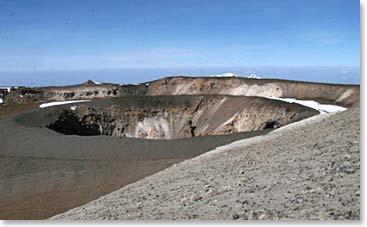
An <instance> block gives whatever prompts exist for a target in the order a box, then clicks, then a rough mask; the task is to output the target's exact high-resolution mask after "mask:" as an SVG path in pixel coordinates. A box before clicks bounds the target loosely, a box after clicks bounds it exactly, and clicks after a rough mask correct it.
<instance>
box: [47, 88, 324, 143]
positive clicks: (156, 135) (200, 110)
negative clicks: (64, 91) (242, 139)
mask: <svg viewBox="0 0 367 227" xmlns="http://www.w3.org/2000/svg"><path fill="white" fill-rule="evenodd" d="M134 99H135V101H134V102H132V101H131V100H130V101H129V98H118V99H115V101H114V103H111V105H104V106H98V105H95V103H83V104H79V105H77V106H71V108H66V109H65V108H63V109H61V110H60V109H59V108H58V109H56V110H55V111H56V112H54V113H53V116H57V119H56V120H55V121H53V122H51V123H50V124H48V126H47V127H48V128H50V129H52V130H55V131H57V132H60V133H63V134H67V135H83V136H88V135H109V136H120V137H134V138H146V139H176V138H186V137H196V136H207V135H224V134H231V133H238V132H247V131H254V130H262V129H267V128H276V127H280V126H283V125H286V124H289V123H291V122H294V121H298V120H301V119H303V118H307V117H310V116H313V115H316V114H318V111H315V110H313V109H309V108H306V107H304V106H301V105H298V104H291V103H285V102H280V101H277V100H268V99H265V98H261V97H234V96H224V95H221V96H215V95H208V96H152V97H139V98H138V97H136V98H134Z"/></svg>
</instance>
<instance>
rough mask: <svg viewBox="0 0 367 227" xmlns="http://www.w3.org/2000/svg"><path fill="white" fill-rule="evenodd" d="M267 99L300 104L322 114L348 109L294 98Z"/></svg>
mask: <svg viewBox="0 0 367 227" xmlns="http://www.w3.org/2000/svg"><path fill="white" fill-rule="evenodd" d="M266 98H268V99H276V100H280V101H284V102H289V103H298V104H301V105H303V106H307V107H310V108H312V109H315V110H318V111H319V112H320V113H321V114H325V113H334V112H340V111H344V110H346V109H347V108H344V107H342V106H337V105H327V104H320V103H318V102H316V101H313V100H298V99H293V98H278V97H275V96H267V97H266Z"/></svg>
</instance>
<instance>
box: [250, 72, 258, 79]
mask: <svg viewBox="0 0 367 227" xmlns="http://www.w3.org/2000/svg"><path fill="white" fill-rule="evenodd" d="M247 78H250V79H261V77H259V76H257V75H256V74H254V73H252V74H250V75H249V76H248V77H247Z"/></svg>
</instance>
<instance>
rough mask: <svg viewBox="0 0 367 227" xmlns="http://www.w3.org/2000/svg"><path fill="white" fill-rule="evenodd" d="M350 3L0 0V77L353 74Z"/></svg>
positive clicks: (355, 45) (355, 48)
mask: <svg viewBox="0 0 367 227" xmlns="http://www.w3.org/2000/svg"><path fill="white" fill-rule="evenodd" d="M359 6H360V3H359V0H221V1H219V0H116V1H113V0H106V1H103V0H91V1H87V0H60V1H51V0H1V1H0V71H32V70H83V69H86V70H93V69H116V68H149V67H150V68H162V67H163V68H164V67H168V68H169V67H211V66H215V67H230V66H265V65H266V66H291V67H293V66H354V67H359V51H360V50H359V48H360V44H359V41H360V40H359V23H360V22H359Z"/></svg>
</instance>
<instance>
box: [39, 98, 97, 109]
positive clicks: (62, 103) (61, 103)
mask: <svg viewBox="0 0 367 227" xmlns="http://www.w3.org/2000/svg"><path fill="white" fill-rule="evenodd" d="M89 101H90V100H73V101H62V102H48V103H43V104H41V105H40V106H39V108H46V107H50V106H59V105H65V104H69V103H76V102H89Z"/></svg>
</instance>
